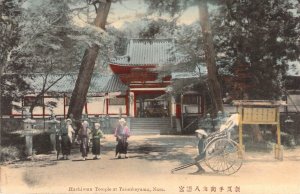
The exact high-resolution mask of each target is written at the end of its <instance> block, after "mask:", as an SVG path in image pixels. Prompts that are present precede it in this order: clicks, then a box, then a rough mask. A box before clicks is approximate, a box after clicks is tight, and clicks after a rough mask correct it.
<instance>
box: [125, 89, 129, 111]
mask: <svg viewBox="0 0 300 194" xmlns="http://www.w3.org/2000/svg"><path fill="white" fill-rule="evenodd" d="M128 98H129V93H128V92H127V93H126V97H125V105H126V115H127V116H129V99H128Z"/></svg>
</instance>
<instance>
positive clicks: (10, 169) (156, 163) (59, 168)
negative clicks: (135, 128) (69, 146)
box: [0, 135, 300, 194]
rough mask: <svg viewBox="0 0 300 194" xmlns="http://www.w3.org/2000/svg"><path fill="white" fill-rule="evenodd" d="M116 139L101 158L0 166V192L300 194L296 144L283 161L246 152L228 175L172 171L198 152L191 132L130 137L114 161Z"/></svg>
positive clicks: (76, 156)
mask: <svg viewBox="0 0 300 194" xmlns="http://www.w3.org/2000/svg"><path fill="white" fill-rule="evenodd" d="M115 143H116V142H115V139H114V137H113V136H111V135H107V137H106V139H105V140H103V142H102V145H103V146H102V159H100V160H92V156H91V155H90V156H89V158H90V159H89V160H87V161H80V153H79V151H78V149H77V148H74V149H73V150H72V156H71V157H70V160H67V161H62V160H61V161H56V160H55V159H56V156H55V155H54V154H53V155H38V156H36V157H34V160H32V161H21V162H15V163H13V164H9V165H4V166H2V167H1V169H0V170H1V190H0V193H1V192H2V193H5V194H17V193H45V194H46V193H49V194H50V193H51V194H52V193H53V194H54V193H68V194H72V193H84V194H85V193H88V194H94V193H98V194H100V193H107V194H108V193H113V194H119V193H121V194H122V193H124V194H132V193H144V194H146V193H147V194H148V193H157V194H160V193H163V194H176V193H226V194H227V193H246V194H248V193H249V194H255V193H261V194H266V193H268V194H275V193H278V194H282V193H287V194H289V193H290V194H297V193H299V194H300V186H299V185H300V184H299V180H300V162H299V161H300V147H297V148H295V149H290V150H285V151H284V160H283V161H277V160H275V159H274V156H273V153H272V152H253V151H252V152H246V155H245V160H244V164H243V166H242V168H241V169H240V171H238V172H237V173H236V174H234V175H231V176H222V175H219V174H215V173H213V172H211V171H209V170H208V168H207V167H205V169H206V170H207V173H205V174H194V172H195V171H196V168H195V167H194V166H193V167H190V168H188V169H185V170H182V171H178V172H176V173H175V174H171V173H170V170H171V169H172V168H174V167H177V166H178V165H180V164H183V163H186V162H190V161H192V158H193V157H195V156H196V153H197V149H196V140H195V137H193V136H160V135H152V136H133V137H131V138H130V141H129V143H130V145H129V158H128V159H115V158H114V146H115Z"/></svg>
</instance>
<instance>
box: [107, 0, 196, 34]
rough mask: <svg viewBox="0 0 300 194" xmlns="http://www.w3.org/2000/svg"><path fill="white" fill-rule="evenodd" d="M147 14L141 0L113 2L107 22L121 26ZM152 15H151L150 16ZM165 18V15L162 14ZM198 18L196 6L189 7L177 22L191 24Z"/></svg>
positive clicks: (117, 26) (145, 6)
mask: <svg viewBox="0 0 300 194" xmlns="http://www.w3.org/2000/svg"><path fill="white" fill-rule="evenodd" d="M142 17H150V15H148V14H147V5H146V4H145V3H144V1H143V0H130V1H129V0H127V1H124V2H123V3H113V4H112V6H111V10H110V13H109V17H108V23H110V24H111V25H112V26H114V27H116V28H120V27H122V25H123V24H124V23H125V22H132V21H135V20H137V19H140V18H142ZM152 17H153V16H152ZM163 17H165V18H167V16H163ZM197 19H198V8H197V7H190V8H189V9H187V10H186V11H185V12H184V13H183V15H182V16H181V17H180V19H179V23H184V24H191V23H193V22H194V21H195V20H197Z"/></svg>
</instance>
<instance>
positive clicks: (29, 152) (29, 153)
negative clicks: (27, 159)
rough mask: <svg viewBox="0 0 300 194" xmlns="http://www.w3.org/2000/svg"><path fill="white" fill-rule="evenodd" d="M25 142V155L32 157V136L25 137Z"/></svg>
mask: <svg viewBox="0 0 300 194" xmlns="http://www.w3.org/2000/svg"><path fill="white" fill-rule="evenodd" d="M25 141H26V155H27V156H32V135H30V134H27V135H25Z"/></svg>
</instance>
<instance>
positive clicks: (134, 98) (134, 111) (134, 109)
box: [133, 93, 136, 117]
mask: <svg viewBox="0 0 300 194" xmlns="http://www.w3.org/2000/svg"><path fill="white" fill-rule="evenodd" d="M133 113H134V114H133V116H134V117H136V94H135V93H134V97H133Z"/></svg>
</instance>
